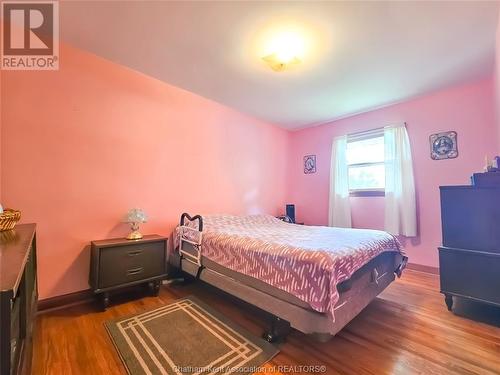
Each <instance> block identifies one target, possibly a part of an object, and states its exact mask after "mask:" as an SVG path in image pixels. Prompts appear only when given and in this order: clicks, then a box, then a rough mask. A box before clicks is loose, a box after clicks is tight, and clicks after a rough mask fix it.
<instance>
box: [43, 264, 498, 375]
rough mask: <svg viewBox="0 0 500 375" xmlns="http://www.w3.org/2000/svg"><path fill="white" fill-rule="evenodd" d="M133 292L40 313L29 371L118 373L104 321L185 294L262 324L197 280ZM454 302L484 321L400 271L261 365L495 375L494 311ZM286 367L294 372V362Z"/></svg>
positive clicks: (263, 321) (421, 276)
mask: <svg viewBox="0 0 500 375" xmlns="http://www.w3.org/2000/svg"><path fill="white" fill-rule="evenodd" d="M134 293H136V292H133V293H131V294H130V295H129V296H127V295H123V296H118V297H117V298H116V299H113V301H114V302H113V304H112V306H111V307H110V308H109V309H108V310H107V311H106V312H100V311H99V308H98V305H97V304H86V305H77V306H73V307H69V308H67V309H64V310H56V311H50V312H47V313H44V314H41V315H39V317H38V320H37V330H36V336H35V345H34V363H33V374H36V375H57V374H65V375H88V374H92V375H98V374H110V375H115V374H116V375H125V374H126V370H125V368H124V367H123V365H122V363H121V361H120V358H119V357H118V355H117V353H116V351H115V348H114V346H113V344H112V343H111V340H110V339H109V337H108V335H107V333H106V330H105V328H104V325H103V324H104V322H105V321H106V320H110V319H115V318H119V317H124V316H127V315H131V314H135V313H138V312H141V311H145V310H149V309H154V308H156V307H160V306H163V305H165V304H167V303H170V302H172V301H174V300H176V299H178V298H181V297H185V296H188V295H195V296H197V297H198V298H200V299H201V300H203V301H204V302H206V303H208V304H209V305H211V306H212V307H214V308H215V309H217V310H218V311H220V312H221V313H222V314H224V315H226V316H228V317H229V318H231V319H232V320H233V321H235V322H236V323H238V324H240V325H241V326H243V327H245V328H246V329H247V330H249V331H250V332H252V333H254V334H256V335H260V334H261V333H262V331H263V330H264V329H265V328H266V327H267V324H268V316H267V315H266V314H265V313H263V312H262V311H260V310H258V309H255V308H253V307H250V306H248V305H246V304H243V303H240V302H237V301H236V300H235V299H234V298H228V296H227V295H225V294H223V293H220V292H218V291H216V290H215V289H214V288H211V287H209V286H207V285H204V284H201V283H194V284H190V285H177V286H164V287H163V288H162V289H161V291H160V295H159V296H158V297H143V294H137V293H136V294H134ZM134 297H143V298H140V299H133V298H134ZM456 305H457V312H460V314H462V313H463V314H466V313H474V314H476V313H477V316H476V317H479V318H481V319H482V320H484V321H488V322H489V323H490V324H485V323H484V322H478V321H474V320H471V319H468V318H465V317H463V316H459V315H455V314H452V313H450V312H449V311H447V309H446V306H445V304H444V300H443V297H442V295H441V294H440V293H439V278H438V276H436V275H431V274H425V273H422V272H418V271H413V270H407V271H406V272H405V274H404V275H403V277H402V278H401V279H399V280H397V281H396V282H395V283H393V284H392V285H391V286H390V287H389V288H388V289H387V290H386V291H384V293H382V294H381V296H380V297H379V298H377V299H376V300H375V301H373V302H372V303H371V304H370V305H369V306H368V307H367V308H366V309H365V310H364V311H363V312H362V313H361V314H360V315H359V316H358V317H356V318H355V319H354V320H353V321H352V322H351V323H350V324H348V325H347V326H346V327H345V328H344V329H343V330H342V331H341V332H340V333H339V334H338V335H337V336H336V337H334V338H333V339H332V340H331V341H329V342H327V343H319V342H317V341H314V339H312V338H311V337H308V336H306V335H303V334H301V333H299V332H297V331H292V333H291V334H290V335H289V336H288V338H287V341H286V342H285V343H283V344H281V345H280V350H281V351H280V353H279V354H278V355H277V356H276V357H275V358H273V360H272V361H270V362H269V363H268V364H266V374H286V373H290V372H291V371H288V372H287V368H286V366H315V365H324V366H326V371H325V373H327V374H356V375H358V374H366V375H379V374H401V375H407V374H425V375H428V374H436V375H438V374H439V375H441V374H481V375H482V374H500V310H491V309H490V308H489V307H481V306H479V307H478V306H477V305H475V306H474V307H473V308H470V307H469V308H466V307H461V304H460V302H458V303H456ZM464 306H465V305H464ZM488 309H490V310H488ZM288 370H292V371H293V372H294V373H297V372H298V371H297V367H296V368H293V367H292V368H289V369H288Z"/></svg>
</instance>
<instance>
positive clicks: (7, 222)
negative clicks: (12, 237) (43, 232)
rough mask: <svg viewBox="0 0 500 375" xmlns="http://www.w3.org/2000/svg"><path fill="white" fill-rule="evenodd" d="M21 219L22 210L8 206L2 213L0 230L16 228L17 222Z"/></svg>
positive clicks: (0, 215)
mask: <svg viewBox="0 0 500 375" xmlns="http://www.w3.org/2000/svg"><path fill="white" fill-rule="evenodd" d="M20 219H21V211H17V210H11V209H10V208H7V209H5V210H4V212H3V213H1V214H0V232H3V231H5V230H11V229H14V227H15V226H16V224H17V222H18V221H19V220H20Z"/></svg>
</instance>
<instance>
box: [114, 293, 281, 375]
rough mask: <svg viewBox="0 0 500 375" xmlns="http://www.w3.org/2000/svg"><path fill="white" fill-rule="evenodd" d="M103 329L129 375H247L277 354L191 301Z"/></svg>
mask: <svg viewBox="0 0 500 375" xmlns="http://www.w3.org/2000/svg"><path fill="white" fill-rule="evenodd" d="M105 326H106V329H107V330H108V333H109V335H110V337H111V339H112V341H113V343H114V345H115V347H116V349H117V351H118V353H119V354H120V357H121V359H122V361H123V363H124V365H125V367H126V368H127V371H128V373H129V374H130V375H143V374H151V375H156V374H233V373H235V374H251V373H253V372H257V371H259V366H261V365H263V364H264V363H265V362H267V361H269V360H270V359H271V358H272V357H274V356H275V355H276V354H277V353H278V352H279V351H278V349H277V348H276V347H274V346H273V345H271V344H269V343H268V342H266V341H264V340H262V339H260V338H258V337H255V336H253V335H251V334H250V333H248V332H247V331H246V330H244V329H243V328H241V327H239V326H238V325H237V324H235V323H233V322H231V321H229V319H227V318H226V317H224V316H223V315H222V314H220V313H218V312H217V311H214V310H213V309H212V308H210V307H209V306H207V305H206V304H204V303H203V302H201V301H200V300H198V299H196V298H195V297H188V298H185V299H181V300H178V301H176V302H174V303H171V304H169V305H166V306H163V307H160V308H158V309H156V310H151V311H147V312H145V313H141V314H137V315H133V316H129V317H127V318H120V319H116V320H112V321H108V322H106V323H105Z"/></svg>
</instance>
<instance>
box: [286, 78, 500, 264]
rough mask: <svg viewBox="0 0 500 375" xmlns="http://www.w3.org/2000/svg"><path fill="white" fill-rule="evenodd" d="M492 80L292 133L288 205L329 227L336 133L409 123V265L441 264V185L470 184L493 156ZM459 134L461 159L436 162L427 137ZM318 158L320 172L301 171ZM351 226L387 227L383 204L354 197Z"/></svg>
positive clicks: (305, 218)
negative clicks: (414, 230)
mask: <svg viewBox="0 0 500 375" xmlns="http://www.w3.org/2000/svg"><path fill="white" fill-rule="evenodd" d="M493 91H494V82H493V80H491V79H489V80H485V81H481V82H477V83H474V84H469V85H465V86H460V87H454V88H451V89H448V90H444V91H440V92H437V93H434V94H431V95H427V96H423V97H420V98H417V99H414V100H411V101H408V102H404V103H401V104H396V105H393V106H389V107H385V108H382V109H379V110H375V111H372V112H367V113H364V114H360V115H357V116H353V117H349V118H346V119H342V120H338V121H334V122H332V123H329V124H325V125H322V126H318V127H314V128H309V129H304V130H300V131H297V132H294V133H292V136H291V143H290V158H289V159H290V162H289V174H288V176H289V181H288V183H289V186H293V189H292V190H291V191H290V192H289V194H288V197H287V198H288V201H289V202H294V203H296V205H297V216H298V220H299V221H305V223H306V224H322V225H325V224H327V222H328V189H329V166H330V151H331V141H332V138H333V137H334V136H336V135H342V134H348V133H352V132H356V131H360V130H366V129H371V128H377V127H381V126H385V125H388V124H391V123H402V122H406V123H407V128H408V132H409V136H410V142H411V145H412V151H413V158H414V170H415V179H416V189H417V205H418V213H419V233H420V235H419V237H417V238H414V239H411V240H408V241H404V244H405V247H406V249H407V252H408V253H409V256H410V262H412V263H418V264H423V265H428V266H437V265H438V257H437V250H436V247H437V246H438V245H439V244H440V242H441V230H440V207H439V188H438V187H439V186H440V185H453V184H468V183H469V181H470V180H469V177H470V176H471V174H472V172H474V171H480V170H481V169H482V167H483V165H484V156H485V154H489V155H493V154H494V153H495V151H496V139H495V136H494V135H495V109H494V100H493V97H494V96H493ZM447 130H456V131H457V132H458V147H459V153H460V155H459V157H458V158H457V159H452V160H442V161H433V160H432V159H431V158H430V156H429V135H431V134H432V133H437V132H441V131H447ZM307 154H316V155H317V173H315V174H310V175H305V174H304V173H303V172H302V158H303V156H304V155H307ZM351 203H352V216H353V224H354V226H355V227H358V228H375V229H383V225H384V223H383V222H384V198H383V197H357V198H351Z"/></svg>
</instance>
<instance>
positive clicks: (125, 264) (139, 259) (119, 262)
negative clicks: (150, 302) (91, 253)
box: [99, 241, 165, 288]
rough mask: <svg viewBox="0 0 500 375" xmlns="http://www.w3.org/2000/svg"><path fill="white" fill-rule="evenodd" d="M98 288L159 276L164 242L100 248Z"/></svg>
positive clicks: (161, 269) (163, 270)
mask: <svg viewBox="0 0 500 375" xmlns="http://www.w3.org/2000/svg"><path fill="white" fill-rule="evenodd" d="M99 268H100V270H99V288H107V287H111V286H114V285H120V284H127V283H130V282H134V281H137V280H142V279H147V278H150V277H155V276H160V275H162V274H163V273H164V272H165V242H164V241H161V242H149V243H138V244H130V245H123V246H113V247H108V248H103V249H101V254H100V267H99Z"/></svg>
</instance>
